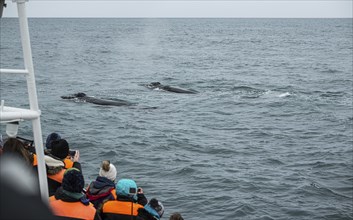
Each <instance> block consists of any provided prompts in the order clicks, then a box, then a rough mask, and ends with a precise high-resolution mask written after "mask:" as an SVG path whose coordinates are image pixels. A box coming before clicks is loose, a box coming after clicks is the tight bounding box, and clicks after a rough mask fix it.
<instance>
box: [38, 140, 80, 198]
mask: <svg viewBox="0 0 353 220" xmlns="http://www.w3.org/2000/svg"><path fill="white" fill-rule="evenodd" d="M51 147H52V149H51V152H50V154H49V155H45V156H44V160H45V164H46V168H47V176H48V190H49V196H52V195H54V194H55V191H56V190H57V189H58V188H59V187H60V186H61V183H62V179H63V176H64V172H65V170H66V169H67V168H66V166H65V163H64V160H65V159H66V157H67V156H68V155H69V144H68V143H67V141H66V140H65V139H60V140H56V141H53V142H52V145H51ZM79 158H80V154H79V152H78V151H77V152H76V154H75V156H74V157H73V159H72V161H73V165H72V167H74V168H77V169H79V170H80V171H81V172H82V169H81V164H80V163H79V162H78V161H79Z"/></svg>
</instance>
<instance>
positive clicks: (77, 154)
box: [71, 150, 80, 162]
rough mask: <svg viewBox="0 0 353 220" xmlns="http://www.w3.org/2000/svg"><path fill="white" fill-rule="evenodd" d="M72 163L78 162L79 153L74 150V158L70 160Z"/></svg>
mask: <svg viewBox="0 0 353 220" xmlns="http://www.w3.org/2000/svg"><path fill="white" fill-rule="evenodd" d="M71 160H72V161H73V162H78V161H79V160H80V151H78V150H76V153H75V156H73V157H72V158H71Z"/></svg>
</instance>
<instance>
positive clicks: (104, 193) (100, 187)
mask: <svg viewBox="0 0 353 220" xmlns="http://www.w3.org/2000/svg"><path fill="white" fill-rule="evenodd" d="M116 175H117V171H116V168H115V166H114V165H113V164H112V163H110V161H108V160H104V161H103V162H102V165H101V168H100V170H99V176H98V177H97V178H96V180H95V181H92V182H91V183H90V184H89V186H88V188H87V190H86V196H87V198H88V199H89V201H90V202H91V203H93V205H94V207H95V208H96V209H100V208H101V206H102V204H103V202H105V201H107V200H115V199H116V191H115V182H114V181H115V179H116Z"/></svg>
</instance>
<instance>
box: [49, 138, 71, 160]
mask: <svg viewBox="0 0 353 220" xmlns="http://www.w3.org/2000/svg"><path fill="white" fill-rule="evenodd" d="M51 154H52V155H53V156H55V157H58V158H60V159H65V158H66V157H67V156H68V155H69V143H67V141H66V140H65V139H60V140H56V141H53V142H52V144H51Z"/></svg>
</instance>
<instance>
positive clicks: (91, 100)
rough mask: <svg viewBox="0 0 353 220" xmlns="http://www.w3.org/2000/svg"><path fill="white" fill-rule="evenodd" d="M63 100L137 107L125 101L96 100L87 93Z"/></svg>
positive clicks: (65, 97)
mask: <svg viewBox="0 0 353 220" xmlns="http://www.w3.org/2000/svg"><path fill="white" fill-rule="evenodd" d="M61 98H62V99H73V100H79V101H83V102H89V103H93V104H96V105H110V106H123V105H126V106H131V105H135V104H134V103H132V102H129V101H125V100H122V99H100V98H95V97H93V96H87V95H86V94H85V93H83V92H79V93H75V94H73V95H69V96H61Z"/></svg>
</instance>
